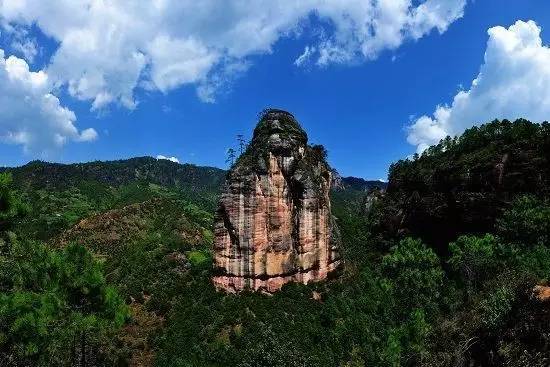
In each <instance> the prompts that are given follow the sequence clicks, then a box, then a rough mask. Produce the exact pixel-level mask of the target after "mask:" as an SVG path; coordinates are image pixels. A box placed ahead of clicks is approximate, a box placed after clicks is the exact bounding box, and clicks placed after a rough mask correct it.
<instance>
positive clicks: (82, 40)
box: [0, 0, 466, 109]
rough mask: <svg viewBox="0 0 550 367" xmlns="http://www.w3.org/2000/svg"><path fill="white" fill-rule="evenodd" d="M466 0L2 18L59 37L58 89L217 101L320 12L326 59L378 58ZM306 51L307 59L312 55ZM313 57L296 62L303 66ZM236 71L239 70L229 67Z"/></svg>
mask: <svg viewBox="0 0 550 367" xmlns="http://www.w3.org/2000/svg"><path fill="white" fill-rule="evenodd" d="M465 4H466V0H426V1H424V2H421V3H420V4H419V5H418V1H413V0H333V1H327V0H304V1H300V2H295V1H287V0H243V1H219V0H202V1H181V0H154V1H149V0H147V1H145V0H144V1H131V2H128V1H122V0H112V1H99V0H57V1H43V0H17V1H15V0H3V1H0V23H1V24H8V26H11V25H17V26H30V25H31V24H36V25H37V26H38V27H39V28H40V29H41V31H42V32H44V33H45V34H46V35H48V36H50V37H52V38H54V39H55V40H57V41H58V42H59V48H58V49H57V51H56V52H55V54H54V56H53V57H52V59H51V60H50V61H51V62H50V65H49V67H48V69H47V71H48V74H49V75H50V76H51V77H52V78H53V79H54V82H55V83H56V85H66V86H68V91H69V93H70V94H71V95H72V96H74V97H76V98H78V99H81V100H89V101H91V102H92V108H93V109H99V108H102V107H104V106H106V105H108V104H111V103H114V102H117V103H120V104H122V105H123V106H126V107H128V108H134V107H135V106H136V103H137V101H136V100H135V89H136V87H138V86H141V87H145V88H147V89H151V88H153V89H158V90H160V91H162V92H168V91H170V90H172V89H174V88H177V87H179V86H181V85H185V84H193V85H195V86H197V87H198V90H197V92H198V95H199V97H200V98H201V99H203V100H205V101H212V100H213V99H214V97H215V93H216V91H217V90H219V89H220V88H222V89H223V86H224V84H226V83H227V82H228V80H229V81H230V80H231V79H232V78H234V77H235V75H236V74H235V73H232V72H231V70H227V65H247V64H248V62H247V59H248V58H249V57H250V56H252V55H257V54H266V53H271V52H272V46H273V45H274V44H275V42H277V40H279V39H280V38H282V37H288V36H298V35H299V34H300V31H301V30H302V29H304V28H305V27H307V26H308V23H309V17H310V16H311V15H314V16H316V17H317V18H318V19H319V20H320V21H321V24H322V27H323V28H324V31H323V32H319V34H320V35H321V36H319V38H318V40H317V42H316V43H315V44H313V45H310V46H309V48H306V51H307V50H309V53H310V54H309V55H306V56H307V58H310V59H311V60H315V63H316V64H319V65H328V64H331V63H345V62H350V61H352V60H355V59H373V58H375V57H377V55H378V54H379V53H380V52H381V51H383V50H386V49H390V50H392V49H395V48H397V47H399V46H400V45H401V44H402V43H403V42H404V41H406V40H407V39H418V38H420V37H422V36H424V35H425V34H427V33H429V32H430V31H431V30H433V29H437V30H438V31H439V32H443V31H445V30H446V29H447V27H448V26H449V24H450V23H452V22H453V21H455V20H456V19H458V18H460V17H461V16H462V14H463V11H464V7H465ZM302 56H304V55H302ZM306 56H304V58H302V59H301V61H298V60H300V58H298V60H297V61H296V62H297V64H303V63H304V62H305V61H306V58H305V57H306ZM229 69H231V68H229Z"/></svg>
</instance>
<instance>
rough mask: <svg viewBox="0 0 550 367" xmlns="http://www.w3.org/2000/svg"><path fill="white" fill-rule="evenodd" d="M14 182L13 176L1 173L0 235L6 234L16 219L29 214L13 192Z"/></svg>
mask: <svg viewBox="0 0 550 367" xmlns="http://www.w3.org/2000/svg"><path fill="white" fill-rule="evenodd" d="M12 181H13V179H12V176H11V174H9V173H0V233H4V234H5V232H6V231H8V230H9V229H10V227H11V226H12V225H13V222H14V220H15V219H17V218H18V217H21V216H23V215H24V214H25V213H26V212H27V207H26V206H25V205H23V203H22V202H21V200H20V199H19V197H18V196H16V195H15V193H14V192H13V187H12Z"/></svg>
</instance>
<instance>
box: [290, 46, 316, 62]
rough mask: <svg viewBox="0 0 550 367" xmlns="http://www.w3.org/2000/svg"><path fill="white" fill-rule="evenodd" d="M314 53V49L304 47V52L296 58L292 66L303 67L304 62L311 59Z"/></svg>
mask: <svg viewBox="0 0 550 367" xmlns="http://www.w3.org/2000/svg"><path fill="white" fill-rule="evenodd" d="M315 51H316V49H315V47H313V46H311V47H310V46H306V47H305V48H304V52H303V53H302V54H301V55H300V56H298V58H297V59H296V60H294V65H296V66H302V65H304V64H305V63H306V62H308V61H309V60H310V59H311V57H312V56H313V54H314V53H315Z"/></svg>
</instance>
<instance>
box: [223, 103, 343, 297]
mask: <svg viewBox="0 0 550 367" xmlns="http://www.w3.org/2000/svg"><path fill="white" fill-rule="evenodd" d="M325 155H326V152H325V150H324V148H323V147H321V146H309V145H308V144H307V135H306V133H305V132H304V131H303V130H302V129H301V127H300V126H299V124H298V122H297V121H296V120H295V119H294V117H293V116H292V115H291V114H289V113H288V112H284V111H280V110H267V111H266V112H264V114H263V115H262V117H261V119H260V122H259V123H258V126H257V127H256V129H255V130H254V136H253V139H252V141H251V143H250V145H249V147H248V148H247V150H246V152H245V153H244V154H242V155H241V157H240V158H239V159H238V160H237V162H236V163H235V165H234V166H233V167H232V169H231V171H230V172H229V173H228V177H227V182H226V186H225V189H224V192H223V194H222V197H221V199H220V203H219V209H218V213H217V220H216V224H215V244H214V262H215V275H214V277H213V282H214V284H215V286H216V287H217V288H218V289H223V290H226V291H230V292H235V291H241V290H244V289H250V290H261V291H265V292H275V291H277V290H279V289H280V288H281V287H282V286H283V285H284V284H286V283H288V282H301V283H308V282H311V281H317V280H321V279H325V278H326V277H327V275H328V274H329V273H330V272H331V271H333V270H335V269H336V268H337V267H338V266H339V264H340V257H339V253H338V246H339V234H338V229H337V227H336V224H335V223H334V219H333V217H332V214H331V208H330V199H329V192H330V184H331V170H330V168H329V166H328V164H327V163H326V160H325Z"/></svg>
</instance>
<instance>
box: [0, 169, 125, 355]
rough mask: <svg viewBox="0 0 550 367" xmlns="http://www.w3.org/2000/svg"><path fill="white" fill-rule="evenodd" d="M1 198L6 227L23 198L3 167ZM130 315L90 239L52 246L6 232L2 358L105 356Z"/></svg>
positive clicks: (1, 248) (0, 292)
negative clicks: (103, 348) (110, 341)
mask: <svg viewBox="0 0 550 367" xmlns="http://www.w3.org/2000/svg"><path fill="white" fill-rule="evenodd" d="M0 198H3V200H4V201H3V205H2V207H0V216H1V217H2V218H3V219H4V225H5V227H4V228H7V227H8V224H9V223H11V221H12V220H13V219H14V218H15V217H16V216H17V215H19V211H17V210H15V209H14V208H16V207H17V206H18V205H19V201H18V200H17V199H15V197H14V196H13V193H12V192H11V190H10V177H9V176H8V175H6V174H0ZM5 198H7V200H6V199H5ZM127 316H128V314H127V308H126V306H125V304H124V302H123V300H122V299H121V298H120V296H119V295H118V293H117V291H116V290H115V289H114V288H112V287H110V286H108V285H107V284H106V281H105V277H104V275H103V272H102V264H101V263H99V262H98V261H97V260H96V259H94V258H93V256H92V255H91V253H90V252H88V251H87V250H86V249H85V248H84V247H82V246H78V245H70V246H68V247H66V248H65V249H63V250H52V249H49V248H47V247H46V246H45V245H43V244H40V243H37V242H33V241H30V240H26V239H18V238H17V237H16V236H15V234H13V233H12V232H6V231H3V232H2V236H1V237H0V364H2V365H14V366H19V365H21V366H26V365H32V366H34V365H38V366H52V365H58V366H64V365H66V366H70V365H76V364H79V363H84V364H85V363H91V362H94V363H96V364H99V363H102V361H101V359H102V356H101V355H98V354H97V352H98V350H100V348H101V346H102V344H103V343H105V340H106V339H107V338H109V337H112V335H113V333H112V332H113V331H114V330H116V329H117V328H119V327H120V326H122V324H123V323H124V322H125V321H126V318H127ZM105 358H108V357H107V356H105Z"/></svg>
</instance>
